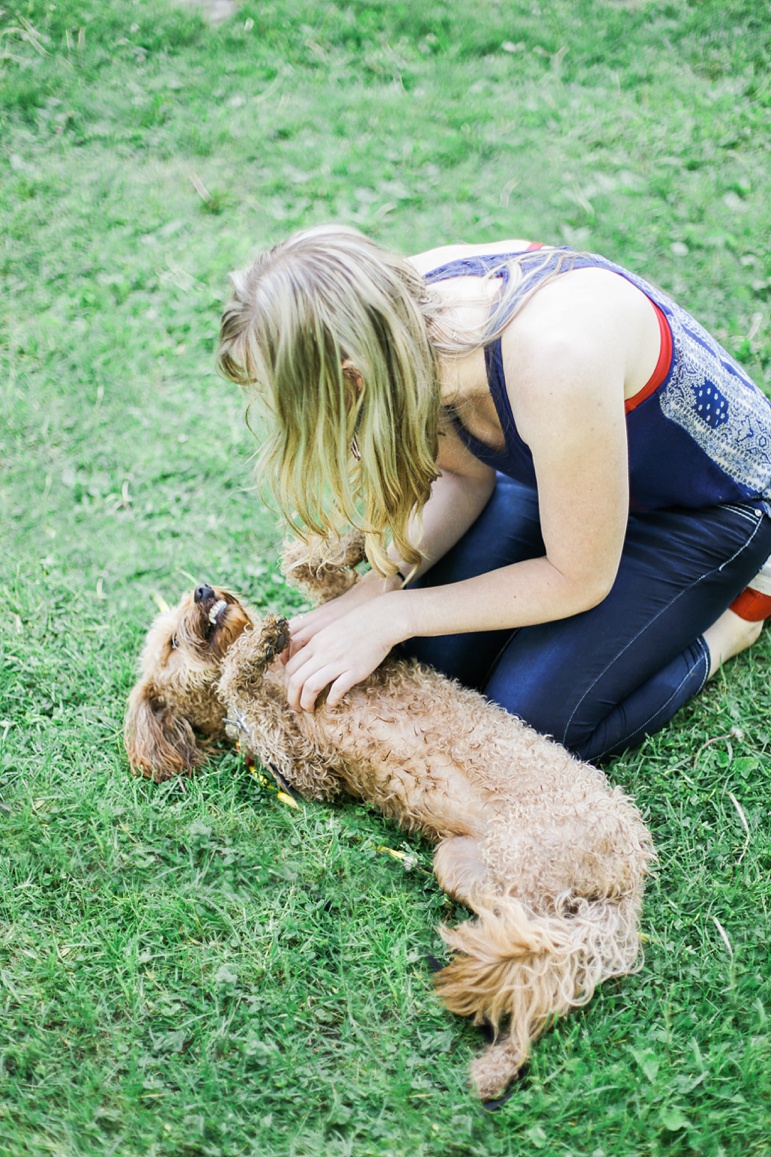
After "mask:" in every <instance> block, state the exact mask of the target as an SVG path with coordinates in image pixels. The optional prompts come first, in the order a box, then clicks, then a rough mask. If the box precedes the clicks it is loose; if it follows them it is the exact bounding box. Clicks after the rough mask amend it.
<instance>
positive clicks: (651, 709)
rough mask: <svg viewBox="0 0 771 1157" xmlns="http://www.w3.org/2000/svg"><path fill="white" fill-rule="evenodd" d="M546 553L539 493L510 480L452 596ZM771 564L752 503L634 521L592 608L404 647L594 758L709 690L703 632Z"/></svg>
mask: <svg viewBox="0 0 771 1157" xmlns="http://www.w3.org/2000/svg"><path fill="white" fill-rule="evenodd" d="M543 553H544V546H543V541H542V539H541V533H540V528H539V521H538V500H537V496H536V494H535V492H534V491H533V490H530V489H529V488H526V487H524V486H522V485H520V484H519V483H517V482H513V481H512V480H511V479H509V478H506V477H504V476H503V475H499V476H498V484H497V486H496V489H495V491H494V493H493V496H492V498H491V499H490V501H489V503H488V504H487V506H486V507H485V509H484V510H483V512H482V514H481V515H480V516H479V518H478V519H477V521H476V522H475V523H474V524H473V526H472V527H471V528H470V530H468V532H467V533H466V534H465V535H464V537H463V538H462V539H461V540H460V542H458V543H457V545H456V546H455V547H453V549H452V550H451V551H449V552H448V554H447V555H445V557H444V558H442V559H440V561H439V562H438V563H436V565H435V566H434V567H432V569H431V570H430V571H428V572H427V573H426V574H425V575H424V576H423V577H422V578H421V579H419V580H418V581H417V582H416V586H423V587H426V586H440V585H442V584H444V583H452V582H459V581H461V580H462V579H466V578H471V577H472V576H474V575H478V574H483V573H485V572H487V571H490V570H494V569H495V568H497V567H501V566H506V565H508V564H509V563H514V562H519V561H521V560H522V559H526V558H534V557H537V556H539V555H542V554H543ZM769 555H771V517H769V516H768V515H766V514H764V513H763V512H762V511H760V510H758V509H757V508H756V507H754V506H752V505H750V504H746V505H742V504H731V505H726V506H717V507H712V508H710V509H707V510H698V511H693V510H686V509H683V508H678V509H671V510H659V511H653V512H647V513H645V514H632V515H630V518H629V525H628V529H627V535H626V541H625V545H624V552H623V556H622V559H621V565H620V567H619V572H618V576H617V578H616V581H615V583H614V586H613V589H612V590H611V592H610V594H609V595H608V597H607V598H606V599H604V600H603V602H601V603H600V604H599V605H598V606H596V607H594V608H592V610H590V611H584V612H583V613H582V614H579V615H573V616H572V617H570V618H568V619H560V620H558V621H556V622H552V623H544V624H542V625H539V626H533V627H522V628H520V629H519V630H514V631H510V630H505V631H486V632H481V633H474V634H464V635H444V636H441V637H439V638H414V639H410V640H408V641H407V642H406V643H405V644H404V650H406V652H407V653H408V654H410V655H415V656H416V657H417V658H419V659H421V660H422V661H423V662H426V663H431V664H432V665H433V666H434V667H436V668H438V669H439V670H440V671H443V672H445V674H447V675H450V676H452V677H453V678H456V679H458V680H460V682H461V683H464V684H465V685H466V686H468V687H474V688H476V689H477V690H480V691H483V692H484V693H485V695H487V696H488V698H490V699H492V700H494V701H495V702H496V703H500V704H501V706H502V707H505V708H506V710H507V711H510V712H512V713H513V714H514V715H518V716H520V718H522V719H524V720H525V721H526V722H527V723H529V724H531V725H532V726H533V727H535V728H536V729H537V730H538V731H540V732H543V733H544V734H547V735H552V736H554V738H555V739H558V740H559V741H560V742H561V743H563V744H565V746H566V747H569V748H570V749H571V750H572V751H574V752H575V753H576V754H577V755H580V756H581V758H583V759H589V760H599V759H601V758H602V757H604V756H608V755H614V754H617V753H618V752H620V751H624V750H626V749H628V748H630V747H634V746H636V745H637V744H639V743H641V742H642V740H643V739H644V737H645V736H646V735H651V734H653V733H654V732H655V731H658V730H659V729H660V728H661V727H663V726H664V724H666V723H667V722H668V721H669V720H670V719H671V718H672V716H673V715H674V714H675V712H676V711H677V710H678V709H679V708H680V707H682V705H683V704H684V703H686V702H687V701H688V700H689V699H690V698H691V697H692V696H693V695H695V694H696V693H697V692H698V691H700V690H701V688H702V687H703V685H704V682H705V680H706V678H707V674H708V672H709V664H710V655H709V650H708V648H707V645H706V643H705V642H704V639H703V637H702V636H703V632H704V631H705V630H706V629H707V627H709V626H711V625H712V623H714V622H715V620H716V619H718V618H719V617H720V615H721V614H722V613H723V611H724V610H725V609H726V608H727V607H728V605H729V604H730V603H731V602H732V601H733V599H734V598H735V597H736V596H737V595H738V594H739V592H740V591H741V590H743V589H744V587H745V586H747V584H748V583H749V581H750V580H751V579H752V578H753V577H754V576H755V575H756V574H757V572H758V571H759V570H760V568H761V567H762V565H763V563H764V562H765V561H766V559H767V558H768V557H769Z"/></svg>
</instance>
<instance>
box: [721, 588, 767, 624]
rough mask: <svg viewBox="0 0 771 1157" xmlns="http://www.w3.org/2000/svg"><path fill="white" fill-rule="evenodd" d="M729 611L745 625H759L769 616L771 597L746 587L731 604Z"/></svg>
mask: <svg viewBox="0 0 771 1157" xmlns="http://www.w3.org/2000/svg"><path fill="white" fill-rule="evenodd" d="M730 610H732V611H733V613H734V614H735V615H738V616H739V618H740V619H744V621H745V622H747V623H760V622H762V620H763V619H767V618H769V617H770V616H771V595H764V594H761V592H760V591H755V590H753V589H752V587H747V588H746V589H745V590H743V591H742V593H741V594H740V595H739V597H738V598H736V599H734V601H733V602H732V603H731V606H730Z"/></svg>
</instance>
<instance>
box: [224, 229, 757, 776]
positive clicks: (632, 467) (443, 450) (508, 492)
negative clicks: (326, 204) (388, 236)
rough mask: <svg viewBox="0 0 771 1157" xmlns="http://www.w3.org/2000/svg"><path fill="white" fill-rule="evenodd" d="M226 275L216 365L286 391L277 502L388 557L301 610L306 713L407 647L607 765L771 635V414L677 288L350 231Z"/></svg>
mask: <svg viewBox="0 0 771 1157" xmlns="http://www.w3.org/2000/svg"><path fill="white" fill-rule="evenodd" d="M233 287H234V292H233V297H232V300H231V301H230V303H229V304H228V306H227V308H226V310H225V313H224V315H223V319H222V327H221V332H220V349H219V355H218V362H219V365H220V368H221V369H222V371H223V372H224V373H225V374H226V375H227V376H228V377H230V378H231V379H233V380H234V381H237V382H239V383H240V384H242V385H245V386H247V387H248V388H249V389H250V390H251V391H253V392H256V393H257V394H258V395H259V397H260V398H261V399H262V400H263V402H264V403H265V407H266V409H267V412H268V416H269V427H270V429H269V435H268V438H267V442H266V444H265V446H264V451H263V466H264V469H265V470H266V472H267V475H268V478H269V481H270V485H271V488H272V490H273V493H274V494H275V496H276V499H277V501H278V503H279V506H280V508H281V510H282V512H283V513H284V515H285V517H286V518H287V520H288V522H289V523H290V525H292V526H294V527H295V529H300V530H301V532H304V533H308V532H310V533H316V534H329V533H330V532H333V531H334V530H335V529H336V527H337V526H339V525H341V524H343V523H346V522H348V523H351V522H355V523H358V524H359V525H360V526H362V527H363V528H364V529H365V531H367V537H368V553H369V557H370V561H371V562H372V563H373V569H372V571H371V572H369V573H368V574H367V576H366V577H365V579H364V581H362V582H361V583H359V584H358V585H357V586H356V587H355V588H353V590H351V591H349V592H348V593H347V594H346V595H344V596H342V597H341V598H339V599H336V600H335V601H334V602H332V603H329V604H326V605H325V606H323V607H320V608H318V609H316V610H314V611H311V612H309V613H308V614H305V615H300V616H297V617H296V618H295V619H293V620H292V623H291V628H292V645H291V652H290V657H289V659H288V662H287V673H288V676H289V697H290V702H291V703H292V705H293V706H294V707H295V708H297V709H304V710H307V711H310V710H313V708H314V705H315V702H316V699H317V697H318V696H319V694H320V693H321V692H322V691H323V690H324V689H325V688H328V689H329V690H328V702H329V703H330V705H334V704H336V703H338V702H339V701H340V699H341V698H342V696H343V695H344V694H345V693H346V691H348V690H349V689H350V688H351V687H352V686H353V685H354V684H355V683H357V682H359V681H360V680H361V679H364V678H365V677H366V676H367V675H368V674H369V673H370V672H371V671H372V670H374V668H375V667H376V666H377V664H378V663H379V662H380V661H381V660H382V659H383V658H384V657H385V655H386V654H387V653H388V651H389V650H390V649H391V648H392V647H393V646H395V645H397V644H402V645H403V649H404V650H405V651H406V652H408V653H409V654H413V655H417V656H418V657H420V658H421V659H423V660H425V661H427V662H430V663H433V664H434V665H435V666H436V667H438V668H439V669H441V670H443V671H445V672H446V673H448V674H449V675H451V676H454V677H456V678H458V679H460V680H461V681H462V682H464V683H466V684H467V685H470V686H473V687H476V688H478V689H480V690H482V691H484V692H485V693H486V694H487V695H488V696H489V697H490V698H492V699H493V700H496V701H497V702H499V703H500V704H502V705H503V706H504V707H505V708H507V709H508V710H509V711H511V712H513V713H515V714H517V715H520V716H521V717H522V718H524V719H525V720H526V721H527V722H528V723H530V724H532V725H533V726H534V727H536V728H538V729H539V730H540V731H542V732H546V733H548V734H551V735H553V736H554V737H555V738H556V739H558V740H559V741H560V742H562V743H564V744H566V745H567V746H568V747H570V748H571V749H572V750H574V751H575V752H576V753H578V754H579V755H581V756H582V757H583V758H585V759H599V758H601V757H602V756H605V755H608V754H611V753H614V752H617V751H620V750H623V749H625V748H627V747H630V746H633V745H635V744H636V743H639V742H640V741H641V740H642V738H643V737H644V736H645V735H648V734H651V733H652V732H655V731H656V730H658V729H659V728H660V727H662V726H663V725H664V724H665V723H666V722H667V721H668V720H669V719H670V718H671V717H672V715H673V714H674V713H675V711H676V710H677V709H678V708H679V707H680V706H681V705H682V704H683V703H685V702H686V701H687V700H688V699H689V698H690V697H691V696H692V695H693V694H695V693H696V692H697V691H698V690H699V689H700V688H701V687H702V686H703V684H704V682H705V681H706V679H707V678H708V677H709V676H710V675H711V674H714V672H715V671H716V670H717V668H718V667H719V666H720V665H721V663H723V662H724V661H725V660H726V659H727V658H729V657H731V656H732V655H734V654H736V653H738V652H739V651H741V650H743V649H744V648H745V647H747V646H749V645H750V644H751V643H752V642H753V641H754V639H755V638H756V637H757V635H758V634H759V633H760V630H761V627H762V619H763V618H764V617H765V616H766V615H768V614H771V597H767V596H768V595H771V587H769V588H768V590H767V591H766V595H763V594H762V593H761V594H757V591H756V588H753V591H755V593H754V594H753V593H751V592H750V593H746V592H745V594H743V595H741V597H738V596H740V592H742V591H744V589H745V588H746V587H747V586H748V584H750V582H751V581H756V587H757V586H760V587H761V588H762V587H763V585H764V580H763V579H760V580H754V576H756V575H757V574H758V572H759V571H761V569H762V568H763V565H764V563H765V562H766V560H767V559H768V558H769V555H771V404H770V403H769V402H768V400H767V399H766V398H765V397H764V395H763V394H762V393H761V392H760V391H759V390H758V389H757V387H755V386H754V385H753V384H752V382H751V381H750V380H749V379H748V378H747V376H746V375H745V374H744V373H743V371H742V370H741V369H740V368H739V366H738V365H737V364H736V363H735V362H734V361H733V360H732V359H731V358H730V356H729V355H728V354H727V353H726V352H725V351H724V350H722V349H721V348H720V346H718V345H717V343H716V342H715V341H714V340H713V339H712V338H711V337H709V335H708V334H706V333H705V331H704V330H703V329H702V328H701V327H700V326H699V325H698V324H697V323H696V322H695V321H694V320H693V319H692V318H690V317H689V316H688V314H686V313H685V312H684V311H683V310H681V309H680V308H679V307H678V306H677V305H675V304H674V303H673V302H672V301H671V300H670V299H669V298H668V297H666V296H665V295H664V294H663V293H661V292H659V291H658V290H656V289H655V288H653V287H652V286H650V285H648V284H647V283H646V282H644V281H642V280H641V279H640V278H638V277H636V276H634V275H633V274H631V273H628V272H627V271H625V270H622V269H620V268H619V267H618V266H615V265H613V264H612V263H610V262H607V261H605V260H604V259H603V258H601V257H598V256H595V255H590V254H581V253H576V252H573V251H570V250H565V249H551V248H547V247H542V246H538V245H532V244H529V243H528V242H527V241H525V240H510V241H504V242H500V243H497V244H487V245H451V246H447V247H444V248H441V249H435V250H431V251H430V252H427V253H423V254H420V255H418V256H417V257H413V258H411V259H410V260H409V261H406V260H404V259H402V258H401V257H398V256H396V255H394V254H392V253H389V252H387V251H386V250H384V249H381V248H380V247H379V246H377V245H375V244H374V243H373V242H372V241H370V240H368V239H367V238H365V237H364V236H362V235H361V234H360V233H358V232H356V231H354V230H351V229H343V228H335V227H322V228H316V229H309V230H305V231H303V232H301V233H298V234H296V235H294V236H293V237H291V238H289V240H288V241H286V242H284V243H283V244H281V245H279V246H277V247H276V248H275V249H273V250H271V251H269V252H268V253H265V254H263V255H262V256H261V257H260V258H258V259H257V261H256V262H255V263H254V264H253V265H252V267H251V268H250V269H249V270H247V271H246V273H244V274H239V275H235V276H234V278H233ZM766 581H767V580H766ZM737 598H738V601H735V600H737ZM732 604H733V609H730V608H731V606H732Z"/></svg>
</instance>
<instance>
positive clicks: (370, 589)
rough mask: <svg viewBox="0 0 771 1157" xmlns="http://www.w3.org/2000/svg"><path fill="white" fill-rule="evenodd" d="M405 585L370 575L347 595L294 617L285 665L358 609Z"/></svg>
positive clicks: (370, 572)
mask: <svg viewBox="0 0 771 1157" xmlns="http://www.w3.org/2000/svg"><path fill="white" fill-rule="evenodd" d="M400 586H401V582H400V581H399V579H398V578H396V577H394V578H392V579H383V578H381V577H380V576H379V575H376V574H373V572H372V571H369V572H368V573H367V575H366V576H365V577H364V578H363V579H360V580H359V581H358V582H357V583H355V584H354V585H353V586H352V587H351V588H350V590H347V591H346V592H345V594H344V595H339V596H338V597H337V598H336V599H330V601H329V602H328V603H322V605H321V606H320V607H315V608H314V609H313V610H312V611H305V612H304V613H303V614H301V615H294V616H293V617H292V618H291V619H290V620H289V630H290V633H291V641H290V644H289V649H288V650H287V651H285V652H284V661H285V662H287V661H288V660H289V659H291V658H292V657H293V656H294V655H295V654H296V652H297V651H299V650H300V649H301V648H302V647H304V646H305V645H306V644H307V643H309V642H310V641H311V639H312V638H313V637H314V635H317V634H318V632H319V631H321V630H323V628H324V627H327V626H329V625H330V624H331V623H334V622H336V621H337V620H338V619H340V618H342V617H343V616H344V615H347V614H348V613H349V612H350V611H352V610H354V609H355V608H356V607H360V606H363V605H365V604H367V603H369V602H371V600H373V599H377V598H379V597H380V596H381V595H384V594H386V593H387V592H388V591H389V590H398V589H399V587H400Z"/></svg>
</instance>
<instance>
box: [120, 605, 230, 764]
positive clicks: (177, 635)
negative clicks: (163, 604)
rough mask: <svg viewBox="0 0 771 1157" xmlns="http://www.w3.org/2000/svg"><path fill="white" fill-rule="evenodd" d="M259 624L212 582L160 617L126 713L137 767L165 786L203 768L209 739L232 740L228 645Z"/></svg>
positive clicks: (129, 746) (127, 739) (147, 642)
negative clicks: (223, 679)
mask: <svg viewBox="0 0 771 1157" xmlns="http://www.w3.org/2000/svg"><path fill="white" fill-rule="evenodd" d="M252 625H253V620H252V617H251V615H250V614H249V612H248V611H247V610H246V608H245V607H244V606H242V604H241V603H240V602H239V601H238V599H237V598H236V596H235V595H233V594H231V593H230V592H229V591H225V590H222V589H220V588H219V587H210V586H208V585H206V584H202V585H201V586H198V587H196V588H195V590H194V591H191V592H189V593H188V594H186V595H185V596H184V598H183V599H182V600H181V602H180V603H178V605H177V606H176V607H174V608H173V609H172V610H169V611H162V612H161V613H160V614H159V615H158V616H157V617H156V619H155V621H154V622H153V624H152V626H151V627H150V630H149V632H148V635H147V638H146V640H145V644H144V647H143V649H142V656H141V659H140V677H139V681H138V682H137V684H136V686H135V687H134V689H133V691H132V692H131V695H130V697H129V703H128V710H127V712H126V722H125V727H124V738H125V743H126V751H127V752H128V757H129V762H130V763H131V767H132V769H133V770H134V771H136V772H139V773H141V774H142V775H147V776H151V777H152V778H153V779H154V780H155V781H156V783H160V782H161V781H162V780H164V779H170V778H171V777H172V776H174V775H180V774H182V773H183V772H187V771H190V770H192V769H193V768H194V767H197V766H198V764H200V763H201V761H202V759H203V757H204V751H205V743H206V741H207V740H212V739H221V738H224V734H225V729H224V718H225V709H224V707H223V705H222V703H221V701H220V700H219V698H218V696H217V691H216V685H217V679H218V677H219V673H220V669H221V667H222V660H223V658H224V656H225V654H226V652H227V650H228V648H229V647H230V646H231V645H232V644H233V643H234V642H235V641H236V639H237V638H238V637H239V636H240V635H241V633H242V632H243V631H244V629H245V628H246V627H251V626H252Z"/></svg>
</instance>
